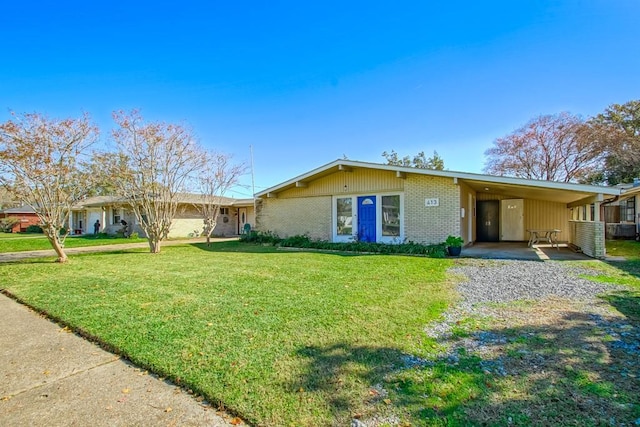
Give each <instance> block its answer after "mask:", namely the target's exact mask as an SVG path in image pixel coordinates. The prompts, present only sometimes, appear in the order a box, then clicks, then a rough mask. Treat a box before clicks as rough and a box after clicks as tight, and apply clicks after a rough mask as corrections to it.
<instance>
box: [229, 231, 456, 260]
mask: <svg viewBox="0 0 640 427" xmlns="http://www.w3.org/2000/svg"><path fill="white" fill-rule="evenodd" d="M240 241H242V242H246V243H256V244H270V245H274V246H280V247H287V248H303V249H320V250H329V251H340V252H366V253H376V254H387V255H388V254H410V255H424V256H427V257H430V258H444V257H445V256H446V246H445V244H444V243H440V244H437V245H423V244H420V243H414V242H407V243H400V244H388V243H371V242H358V241H354V242H341V243H333V242H327V241H325V240H313V239H311V238H309V237H308V236H301V235H297V236H291V237H287V238H285V239H283V238H280V237H278V236H277V235H276V234H274V233H272V232H271V231H267V232H259V231H251V232H250V233H247V234H243V235H242V236H241V237H240Z"/></svg>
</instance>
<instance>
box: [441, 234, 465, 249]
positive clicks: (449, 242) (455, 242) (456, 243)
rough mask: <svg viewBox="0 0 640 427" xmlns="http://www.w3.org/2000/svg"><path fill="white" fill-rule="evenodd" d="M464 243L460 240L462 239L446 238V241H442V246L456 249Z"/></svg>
mask: <svg viewBox="0 0 640 427" xmlns="http://www.w3.org/2000/svg"><path fill="white" fill-rule="evenodd" d="M463 243H464V240H462V237H456V236H448V237H447V240H445V241H444V244H445V245H447V246H451V247H454V248H455V247H458V246H462V244H463Z"/></svg>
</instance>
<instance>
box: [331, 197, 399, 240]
mask: <svg viewBox="0 0 640 427" xmlns="http://www.w3.org/2000/svg"><path fill="white" fill-rule="evenodd" d="M362 196H374V197H375V198H376V241H377V242H378V243H402V242H404V193H402V192H398V191H393V192H385V193H375V192H371V193H363V194H340V195H335V196H333V197H332V200H331V238H332V241H333V242H352V241H355V239H356V237H357V233H358V197H362ZM383 196H400V213H399V215H400V235H399V236H383V235H382V197H383ZM346 198H351V199H352V204H351V206H352V208H353V212H352V215H353V225H352V228H353V232H352V233H353V234H352V235H338V224H337V223H338V218H337V210H338V199H346Z"/></svg>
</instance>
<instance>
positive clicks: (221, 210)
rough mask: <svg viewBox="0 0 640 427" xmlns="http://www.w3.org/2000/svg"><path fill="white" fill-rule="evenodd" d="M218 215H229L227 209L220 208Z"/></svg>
mask: <svg viewBox="0 0 640 427" xmlns="http://www.w3.org/2000/svg"><path fill="white" fill-rule="evenodd" d="M220 215H229V208H220Z"/></svg>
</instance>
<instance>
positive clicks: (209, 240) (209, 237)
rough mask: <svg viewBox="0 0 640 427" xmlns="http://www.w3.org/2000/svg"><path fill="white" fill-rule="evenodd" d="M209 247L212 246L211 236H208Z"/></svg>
mask: <svg viewBox="0 0 640 427" xmlns="http://www.w3.org/2000/svg"><path fill="white" fill-rule="evenodd" d="M207 246H211V236H210V235H209V234H207Z"/></svg>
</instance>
